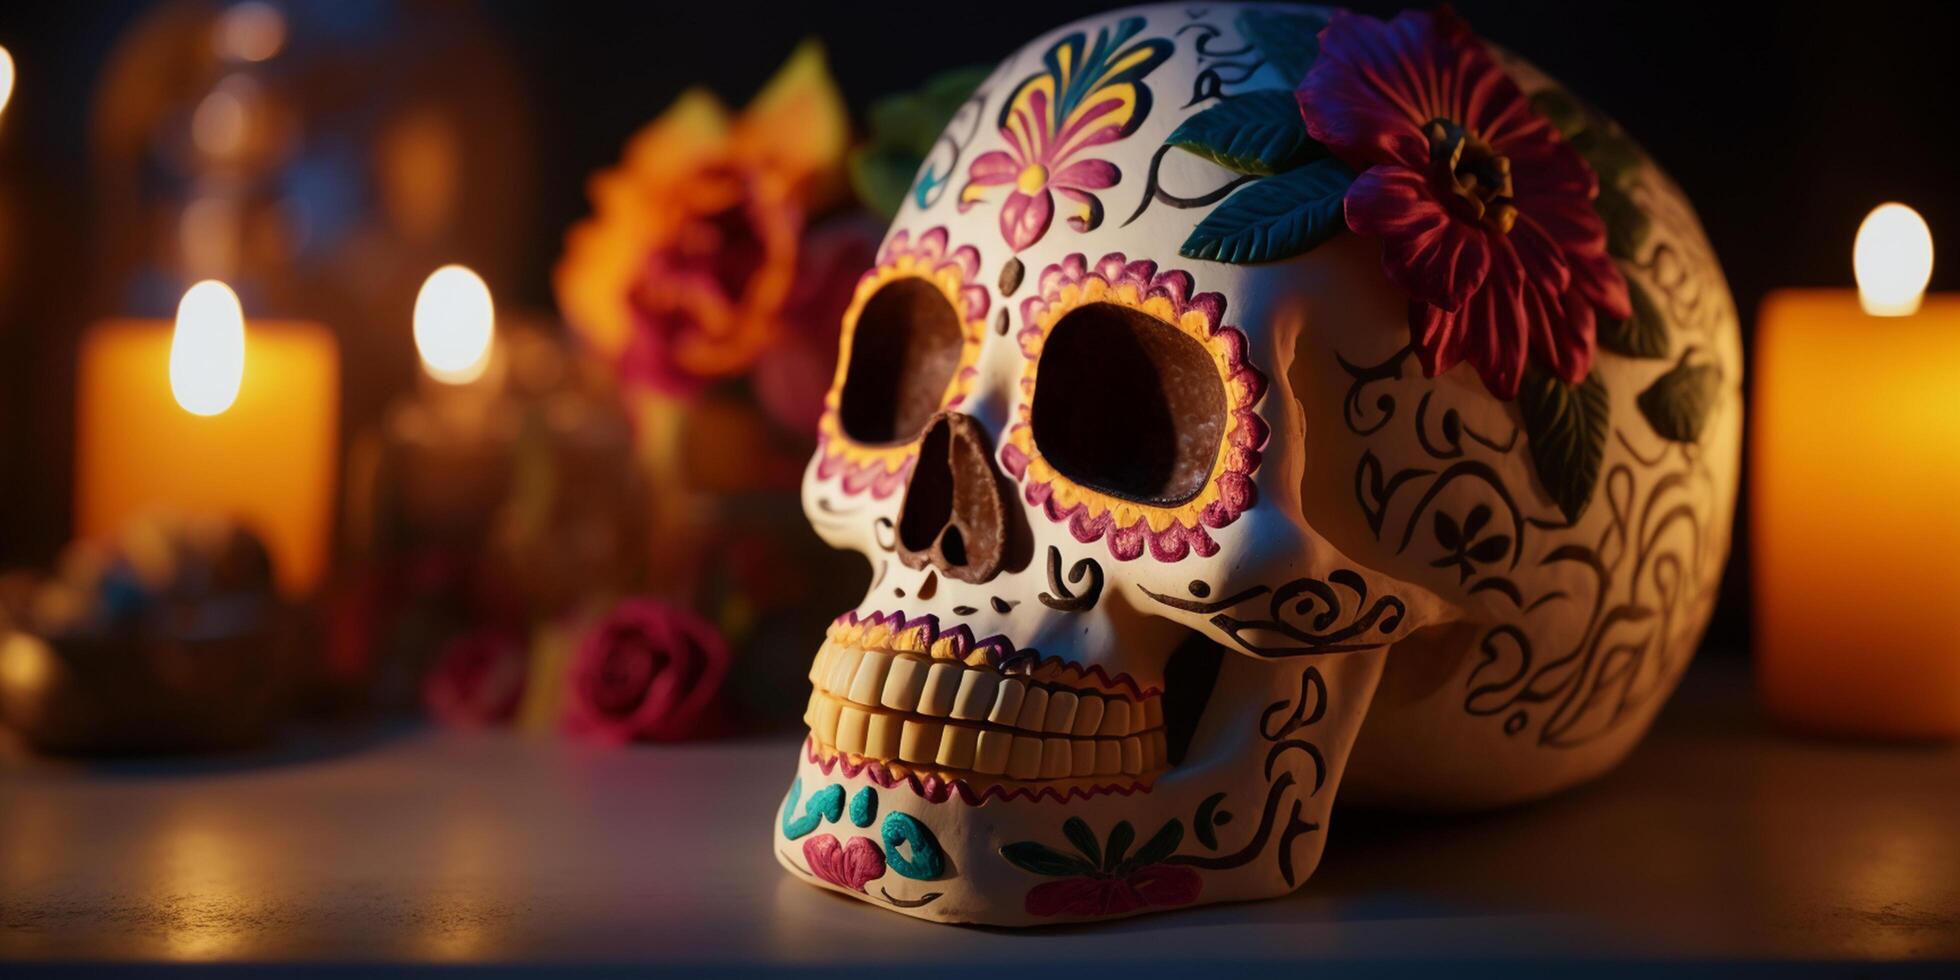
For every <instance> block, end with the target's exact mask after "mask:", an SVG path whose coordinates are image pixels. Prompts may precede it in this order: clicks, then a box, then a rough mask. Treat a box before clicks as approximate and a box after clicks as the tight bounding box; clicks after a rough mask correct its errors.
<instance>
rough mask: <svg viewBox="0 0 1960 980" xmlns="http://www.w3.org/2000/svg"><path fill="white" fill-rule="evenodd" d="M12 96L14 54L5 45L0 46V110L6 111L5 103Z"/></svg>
mask: <svg viewBox="0 0 1960 980" xmlns="http://www.w3.org/2000/svg"><path fill="white" fill-rule="evenodd" d="M13 97H14V56H13V53H12V52H10V51H8V50H7V49H6V48H5V47H0V112H5V111H7V103H8V101H10V100H11V99H13Z"/></svg>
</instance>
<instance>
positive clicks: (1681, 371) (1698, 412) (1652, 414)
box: [1637, 360, 1722, 442]
mask: <svg viewBox="0 0 1960 980" xmlns="http://www.w3.org/2000/svg"><path fill="white" fill-rule="evenodd" d="M1721 386H1722V369H1721V368H1719V367H1716V366H1715V365H1713V364H1693V365H1691V364H1689V363H1687V361H1685V360H1683V361H1682V362H1681V363H1679V364H1676V365H1675V366H1674V367H1673V368H1671V369H1669V370H1668V372H1667V373H1666V374H1663V375H1661V376H1660V377H1659V378H1657V379H1655V381H1654V383H1653V384H1651V385H1649V386H1647V390H1646V391H1643V392H1641V393H1640V397H1639V398H1638V399H1637V401H1638V403H1639V405H1640V414H1642V415H1645V416H1646V417H1647V424H1649V425H1651V426H1653V427H1654V431H1655V432H1658V433H1660V434H1661V436H1662V437H1663V438H1666V439H1672V440H1674V441H1675V442H1699V441H1701V432H1702V428H1703V426H1704V425H1705V424H1706V423H1707V422H1708V412H1709V410H1710V409H1712V408H1714V407H1715V398H1716V396H1717V395H1718V394H1719V392H1720V389H1721Z"/></svg>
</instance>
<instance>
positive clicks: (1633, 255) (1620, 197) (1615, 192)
mask: <svg viewBox="0 0 1960 980" xmlns="http://www.w3.org/2000/svg"><path fill="white" fill-rule="evenodd" d="M1593 210H1595V211H1598V212H1599V217H1600V220H1602V221H1604V222H1606V251H1608V252H1610V253H1612V254H1613V255H1615V256H1617V257H1619V258H1622V259H1627V260H1632V259H1637V258H1639V257H1640V249H1641V248H1642V247H1643V246H1645V245H1646V244H1647V236H1648V234H1649V233H1650V232H1652V231H1653V230H1654V228H1653V225H1654V223H1653V219H1651V218H1649V217H1648V216H1647V212H1645V211H1642V210H1641V209H1640V205H1638V204H1635V203H1633V198H1631V197H1628V196H1627V195H1626V192H1625V191H1622V190H1620V189H1619V188H1617V187H1613V186H1610V185H1607V184H1601V185H1599V197H1598V198H1596V199H1595V200H1594V201H1593Z"/></svg>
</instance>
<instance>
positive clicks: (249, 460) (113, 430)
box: [75, 280, 340, 596]
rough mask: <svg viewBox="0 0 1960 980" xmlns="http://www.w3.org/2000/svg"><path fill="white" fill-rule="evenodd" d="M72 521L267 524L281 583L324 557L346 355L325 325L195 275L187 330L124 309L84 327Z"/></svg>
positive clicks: (85, 530) (316, 577) (183, 314)
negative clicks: (251, 314) (204, 519)
mask: <svg viewBox="0 0 1960 980" xmlns="http://www.w3.org/2000/svg"><path fill="white" fill-rule="evenodd" d="M76 392H77V394H76V398H77V404H76V413H75V417H76V436H75V469H76V472H75V518H76V523H77V525H78V529H79V531H80V533H81V534H82V535H83V536H100V535H109V534H115V533H117V532H119V531H120V530H121V529H122V528H123V526H124V525H126V524H127V523H128V522H129V521H130V520H131V519H134V518H136V517H138V516H140V515H142V514H144V513H148V512H153V511H170V512H177V513H187V514H189V513H220V514H225V515H228V516H231V517H233V518H236V519H238V520H240V521H242V522H244V523H245V524H246V525H247V526H249V527H251V528H252V529H253V530H255V531H256V532H258V534H259V535H260V536H261V537H262V538H263V539H264V540H265V543H266V547H267V548H268V549H269V550H270V551H271V553H272V559H273V562H274V564H275V568H276V571H277V573H278V576H279V585H280V589H281V591H283V592H285V593H286V594H287V595H293V596H297V595H303V594H305V593H306V592H308V591H310V590H311V589H312V588H313V587H314V586H315V585H317V584H318V583H319V581H320V578H321V576H322V574H323V573H324V572H325V570H326V565H327V548H328V541H329V535H328V532H329V528H330V525H331V521H332V513H333V500H334V487H335V478H336V464H335V453H336V445H337V442H338V413H339V400H340V355H339V350H338V348H337V347H336V345H335V343H334V340H333V335H332V334H331V333H330V332H329V331H328V330H327V329H326V328H325V327H323V326H320V325H318V324H313V323H301V322H290V321H287V322H275V321H253V322H252V323H251V324H250V326H249V329H248V328H247V326H246V324H245V321H244V316H243V313H242V312H241V311H240V309H239V306H238V298H237V297H236V296H234V295H232V293H231V290H230V289H228V288H226V287H225V286H224V284H222V283H219V282H215V281H209V280H207V281H206V282H202V283H199V284H197V285H196V286H193V287H192V288H191V290H190V291H189V292H187V293H185V294H184V301H183V304H182V305H181V306H180V307H179V308H178V319H177V324H176V328H175V329H174V330H173V329H172V325H171V324H170V323H167V322H163V321H156V320H113V321H109V322H105V323H102V324H99V325H97V326H95V327H94V328H92V329H90V330H89V331H88V333H87V334H86V335H84V337H83V338H82V348H81V362H80V369H79V376H78V379H77V385H76Z"/></svg>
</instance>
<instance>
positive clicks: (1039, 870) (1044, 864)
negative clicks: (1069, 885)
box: [1000, 840, 1096, 878]
mask: <svg viewBox="0 0 1960 980" xmlns="http://www.w3.org/2000/svg"><path fill="white" fill-rule="evenodd" d="M1000 856H1001V857H1004V858H1006V859H1007V862H1008V863H1009V864H1012V865H1014V866H1015V867H1017V868H1020V869H1021V870H1023V871H1029V872H1033V873H1034V874H1038V875H1048V876H1050V877H1056V878H1072V877H1075V876H1076V875H1089V874H1095V873H1096V868H1095V866H1094V865H1091V864H1086V863H1084V862H1083V861H1082V860H1081V859H1079V858H1072V857H1069V856H1068V855H1066V854H1062V853H1061V852H1059V851H1056V850H1055V849H1053V848H1051V847H1049V846H1048V845H1046V844H1042V843H1039V842H1036V841H1031V840H1024V841H1021V842H1020V843H1018V844H1009V845H1007V846H1006V847H1003V848H1001V849H1000Z"/></svg>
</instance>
